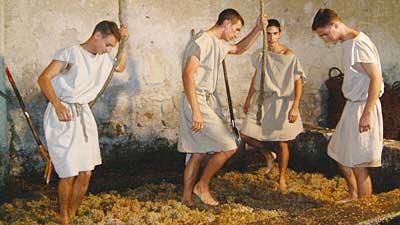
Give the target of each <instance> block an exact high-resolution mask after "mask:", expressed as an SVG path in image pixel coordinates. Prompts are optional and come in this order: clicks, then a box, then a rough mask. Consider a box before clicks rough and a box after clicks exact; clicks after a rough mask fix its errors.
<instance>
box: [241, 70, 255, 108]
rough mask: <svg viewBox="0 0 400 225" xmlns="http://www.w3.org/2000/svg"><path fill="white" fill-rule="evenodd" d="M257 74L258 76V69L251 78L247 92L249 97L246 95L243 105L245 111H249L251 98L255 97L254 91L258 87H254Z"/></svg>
mask: <svg viewBox="0 0 400 225" xmlns="http://www.w3.org/2000/svg"><path fill="white" fill-rule="evenodd" d="M256 76H257V70H256V71H255V72H254V75H253V78H252V79H251V84H250V88H249V92H248V93H247V97H246V100H245V102H244V105H243V112H244V113H247V112H248V111H249V106H250V102H251V98H252V97H253V95H254V92H256V89H255V88H254V84H255V82H256Z"/></svg>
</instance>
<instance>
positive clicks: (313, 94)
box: [0, 0, 400, 175]
mask: <svg viewBox="0 0 400 225" xmlns="http://www.w3.org/2000/svg"><path fill="white" fill-rule="evenodd" d="M0 2H1V3H2V4H1V7H0V8H4V11H0V16H1V15H3V14H4V15H3V16H2V17H0V31H1V33H0V37H1V38H0V41H1V44H0V46H4V51H1V53H2V54H4V57H5V62H6V63H7V65H8V66H9V67H10V69H11V70H12V72H14V74H15V79H16V82H17V84H18V86H19V87H20V89H21V93H22V95H23V97H24V99H25V101H26V104H27V106H28V108H29V110H30V111H31V112H32V116H33V119H34V122H35V124H37V125H38V126H40V127H42V115H43V112H44V110H45V107H46V103H45V100H44V98H43V97H42V96H41V94H40V90H39V88H38V86H37V84H36V79H37V77H38V75H39V74H40V73H41V71H42V70H43V69H44V68H45V67H46V65H47V64H48V63H49V62H50V60H51V58H52V55H53V54H54V53H55V51H56V50H57V49H59V48H62V47H65V46H69V45H73V44H78V43H80V42H82V41H84V40H86V38H88V36H89V35H90V34H91V32H92V29H93V27H94V25H95V24H96V23H97V22H99V21H100V20H103V19H110V20H117V19H118V4H119V3H118V1H117V0H113V1H111V0H96V1H94V0H80V1H79V0H71V1H60V0H57V1H56V0H12V1H11V0H0ZM265 2H266V11H267V13H268V15H269V16H270V17H272V18H277V19H279V20H280V21H281V23H282V25H283V37H282V43H284V44H286V45H288V46H289V47H291V48H292V49H293V50H294V51H295V53H296V54H297V55H298V57H299V59H300V60H301V62H302V64H303V67H304V68H305V71H306V73H307V75H308V80H307V83H306V84H305V88H304V97H303V99H302V104H301V112H302V115H303V118H304V121H305V122H307V123H313V124H323V123H324V120H325V116H326V113H325V105H326V102H324V101H325V99H326V87H325V86H324V81H325V80H326V79H327V77H328V75H327V72H328V69H329V68H330V67H332V66H339V67H340V66H341V65H340V54H341V48H340V46H339V45H338V46H326V45H325V44H324V43H323V42H322V41H321V40H319V38H318V37H316V36H315V35H314V34H313V33H312V32H311V28H310V26H311V21H312V17H313V15H314V13H315V12H316V10H317V9H318V8H320V7H331V8H334V9H337V10H338V11H339V13H340V15H341V16H342V17H343V18H344V20H345V21H346V22H347V23H348V24H349V25H351V26H354V27H356V28H358V29H360V30H362V31H364V32H365V33H367V34H368V35H369V36H370V37H371V38H372V40H373V41H374V42H375V43H376V45H377V47H378V49H379V52H380V54H381V60H382V65H383V70H384V77H385V81H386V82H388V83H392V82H393V81H395V80H399V79H400V77H399V71H400V68H399V62H398V60H397V59H398V58H399V56H400V51H399V50H398V49H399V47H400V41H399V40H400V31H399V30H398V29H397V28H398V24H396V23H397V21H398V20H400V14H398V11H400V6H399V4H398V0H347V1H333V0H321V1H318V0H269V1H265ZM228 7H232V8H236V9H237V10H238V11H239V12H241V14H242V15H243V17H244V19H245V23H246V24H245V27H244V30H243V32H242V35H241V37H243V36H244V35H245V34H246V33H247V32H248V31H249V30H250V29H251V28H252V27H253V26H254V22H255V19H256V17H257V14H258V13H259V12H258V10H259V6H258V1H255V0H217V1H216V0H198V1H179V0H126V1H122V9H123V16H124V18H126V20H127V25H128V28H129V31H130V39H129V41H128V45H127V50H128V57H129V61H128V68H127V70H126V72H124V73H122V74H117V75H116V76H115V78H114V80H113V81H112V83H111V85H110V87H109V88H108V90H107V91H106V93H105V95H104V96H103V97H102V98H101V99H100V101H98V102H97V104H96V106H95V107H94V113H95V116H96V118H97V121H98V125H99V132H100V136H101V138H100V141H101V143H102V145H103V156H107V155H110V154H117V153H118V149H117V148H114V149H113V150H112V151H111V148H112V147H113V146H114V147H115V146H117V145H118V146H121V145H132V146H134V147H132V151H135V149H137V148H136V147H137V146H142V145H140V143H155V144H156V143H157V142H158V141H162V142H163V143H165V141H166V140H167V141H168V143H170V144H173V143H176V141H177V134H178V114H179V112H178V108H179V106H178V104H179V96H180V93H181V91H182V84H181V54H182V51H183V48H184V47H185V44H186V42H187V41H188V39H189V36H190V29H192V28H194V29H196V30H197V31H198V30H200V29H207V28H209V27H210V26H211V25H212V24H214V22H215V21H216V17H217V16H218V13H219V12H220V11H221V10H223V9H224V8H228ZM2 13H3V14H2ZM1 21H5V22H4V23H2V22H1ZM3 33H4V35H3ZM260 47H261V38H259V39H258V41H257V43H256V44H255V46H253V47H252V48H251V49H250V50H249V51H248V52H247V53H245V54H243V55H241V56H228V58H227V65H228V73H229V76H230V77H231V80H230V83H231V86H232V87H231V89H232V90H233V91H232V92H233V93H232V95H233V103H234V107H235V112H236V114H237V116H238V117H239V118H243V113H242V111H241V106H242V103H243V100H244V98H245V97H246V94H247V90H248V87H249V83H250V79H251V76H252V73H253V67H252V64H251V60H250V56H251V53H252V52H254V51H255V50H256V49H257V48H260ZM0 49H1V50H3V48H0ZM221 84H222V83H221ZM220 89H221V90H220V92H224V88H223V86H222V85H220ZM8 92H9V93H10V87H8ZM222 99H225V98H224V96H222ZM225 105H226V104H225ZM8 114H9V121H8V122H9V130H10V133H11V147H10V155H11V160H12V169H11V173H12V174H15V175H16V174H20V173H22V172H29V170H31V169H37V168H40V167H41V166H42V164H40V163H38V162H39V161H40V157H38V154H35V153H34V152H35V151H36V147H35V144H34V141H33V138H32V135H31V133H30V132H29V130H28V126H27V124H26V123H25V120H24V119H23V115H22V114H21V112H20V109H19V108H18V107H17V105H16V104H15V103H13V104H10V105H9V113H8ZM0 124H1V123H0ZM42 133H43V132H42ZM138 148H139V147H138Z"/></svg>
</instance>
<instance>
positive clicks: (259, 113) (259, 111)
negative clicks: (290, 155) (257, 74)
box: [256, 0, 268, 125]
mask: <svg viewBox="0 0 400 225" xmlns="http://www.w3.org/2000/svg"><path fill="white" fill-rule="evenodd" d="M260 13H261V16H264V14H265V12H264V1H263V0H260ZM267 54H268V45H267V28H266V27H265V26H264V25H263V51H262V68H261V79H260V94H259V95H258V99H257V103H258V107H257V115H256V116H257V117H256V118H257V124H258V125H261V118H262V113H263V112H262V107H263V104H264V83H265V71H266V66H267V65H266V64H267V59H268V56H267Z"/></svg>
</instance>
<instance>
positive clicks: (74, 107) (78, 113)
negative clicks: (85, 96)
mask: <svg viewBox="0 0 400 225" xmlns="http://www.w3.org/2000/svg"><path fill="white" fill-rule="evenodd" d="M64 103H65V104H68V106H69V108H70V109H71V112H72V118H78V117H79V118H80V122H81V125H82V130H83V135H84V136H85V141H86V142H88V135H87V129H86V121H85V117H83V112H84V111H85V106H87V105H88V104H87V103H86V104H80V103H68V102H64Z"/></svg>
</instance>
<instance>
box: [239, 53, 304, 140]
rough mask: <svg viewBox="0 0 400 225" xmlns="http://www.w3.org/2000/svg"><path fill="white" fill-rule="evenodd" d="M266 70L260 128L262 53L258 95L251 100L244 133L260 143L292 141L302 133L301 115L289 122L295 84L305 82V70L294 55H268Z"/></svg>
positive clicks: (259, 55) (259, 65)
mask: <svg viewBox="0 0 400 225" xmlns="http://www.w3.org/2000/svg"><path fill="white" fill-rule="evenodd" d="M267 57H268V64H267V65H266V69H267V71H265V74H266V76H265V83H264V103H263V107H262V110H263V112H262V118H261V125H258V124H257V111H258V97H259V95H260V79H261V70H262V52H261V51H260V53H259V54H258V60H257V71H256V72H257V73H256V79H255V83H254V85H255V86H254V88H255V90H256V91H255V93H254V95H253V96H252V98H251V102H250V106H249V111H248V113H247V114H246V118H245V119H244V121H243V125H242V129H241V132H242V133H243V134H245V135H246V136H249V137H252V138H254V139H257V140H259V141H289V140H293V139H295V138H296V136H297V135H298V134H299V133H301V132H303V122H302V119H301V116H300V115H299V116H298V118H297V120H296V121H295V122H294V123H289V119H288V117H289V111H290V109H291V107H292V105H293V101H294V91H295V90H294V87H295V81H296V80H298V79H305V78H306V76H305V74H304V71H303V68H302V66H301V64H300V62H299V60H298V59H297V57H296V56H295V55H293V54H291V55H283V54H276V53H273V52H268V54H267Z"/></svg>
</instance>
